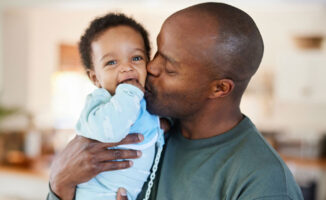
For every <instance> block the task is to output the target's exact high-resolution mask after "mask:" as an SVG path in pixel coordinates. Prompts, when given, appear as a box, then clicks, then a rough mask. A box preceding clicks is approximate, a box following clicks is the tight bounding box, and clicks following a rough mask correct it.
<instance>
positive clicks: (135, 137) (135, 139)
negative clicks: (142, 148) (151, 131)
mask: <svg viewBox="0 0 326 200" xmlns="http://www.w3.org/2000/svg"><path fill="white" fill-rule="evenodd" d="M143 140H144V135H142V134H139V133H133V134H129V135H127V137H125V138H124V139H123V140H121V141H120V142H119V145H120V144H135V143H139V142H141V141H143Z"/></svg>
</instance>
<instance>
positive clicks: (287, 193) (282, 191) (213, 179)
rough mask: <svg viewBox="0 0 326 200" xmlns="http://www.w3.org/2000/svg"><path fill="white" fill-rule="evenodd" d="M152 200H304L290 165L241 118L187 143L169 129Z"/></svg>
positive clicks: (252, 126)
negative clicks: (214, 133)
mask: <svg viewBox="0 0 326 200" xmlns="http://www.w3.org/2000/svg"><path fill="white" fill-rule="evenodd" d="M145 186H146V184H145V185H144V189H143V191H144V190H145ZM142 197H143V193H142V194H141V195H139V196H138V198H137V199H142ZM150 199H157V200H179V199H187V200H201V199H205V200H210V199H215V200H216V199H221V200H235V199H239V200H254V199H255V200H262V199H264V200H283V199H284V200H285V199H292V200H297V199H299V200H301V199H303V197H302V194H301V190H300V188H299V187H298V185H297V183H296V182H295V180H294V178H293V176H292V174H291V172H290V171H289V169H288V167H287V166H286V165H285V164H284V162H283V161H282V159H281V158H280V157H279V155H278V154H277V153H276V152H275V151H274V150H273V149H272V148H271V147H270V146H269V145H268V144H267V142H266V141H265V140H264V138H263V137H262V136H261V134H260V133H259V132H258V130H257V129H256V128H255V126H254V125H253V124H252V122H251V121H250V119H249V118H247V117H244V119H243V120H242V121H241V122H240V123H239V124H238V125H237V126H236V127H234V128H233V129H232V130H230V131H228V132H226V133H223V134H221V135H218V136H215V137H212V138H207V139H198V140H189V139H186V138H184V137H183V136H182V135H181V133H180V131H179V130H178V128H174V130H171V131H170V136H169V138H168V140H167V141H166V149H165V152H164V156H163V158H162V160H161V167H160V171H159V172H158V174H157V178H156V181H155V183H154V186H153V189H152V192H151V198H150Z"/></svg>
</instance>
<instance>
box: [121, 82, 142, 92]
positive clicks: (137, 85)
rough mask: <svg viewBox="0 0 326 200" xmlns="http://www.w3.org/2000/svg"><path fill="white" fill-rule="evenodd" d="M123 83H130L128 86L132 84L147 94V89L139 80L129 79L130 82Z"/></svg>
mask: <svg viewBox="0 0 326 200" xmlns="http://www.w3.org/2000/svg"><path fill="white" fill-rule="evenodd" d="M123 83H128V84H131V85H133V86H136V87H138V88H139V89H140V90H141V91H143V92H145V88H144V87H143V86H142V85H141V84H140V83H139V82H138V80H136V79H129V80H126V81H124V82H123Z"/></svg>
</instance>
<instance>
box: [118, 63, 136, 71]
mask: <svg viewBox="0 0 326 200" xmlns="http://www.w3.org/2000/svg"><path fill="white" fill-rule="evenodd" d="M132 70H133V67H132V65H131V64H123V65H122V66H121V69H120V72H129V71H132Z"/></svg>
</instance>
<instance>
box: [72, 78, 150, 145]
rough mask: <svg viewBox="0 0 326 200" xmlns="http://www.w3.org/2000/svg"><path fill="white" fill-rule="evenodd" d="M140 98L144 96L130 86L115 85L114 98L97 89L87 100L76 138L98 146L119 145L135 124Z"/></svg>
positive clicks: (77, 126)
mask: <svg viewBox="0 0 326 200" xmlns="http://www.w3.org/2000/svg"><path fill="white" fill-rule="evenodd" d="M143 97H144V93H143V92H142V91H141V90H140V89H139V88H137V87H135V86H133V85H130V84H120V85H118V87H117V89H116V93H115V95H114V96H111V95H110V94H109V92H108V91H106V90H105V89H102V88H101V89H96V90H95V91H94V92H93V93H92V94H90V95H89V96H88V97H87V100H86V105H85V107H84V109H83V111H82V114H81V116H80V118H79V121H78V122H77V125H76V130H77V134H79V135H82V136H84V137H87V138H91V139H94V140H98V141H101V142H119V141H120V140H122V139H123V138H125V137H126V136H127V134H128V133H129V130H130V127H131V126H132V125H133V124H134V123H135V121H136V120H137V118H138V115H139V113H140V101H141V100H142V99H143Z"/></svg>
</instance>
